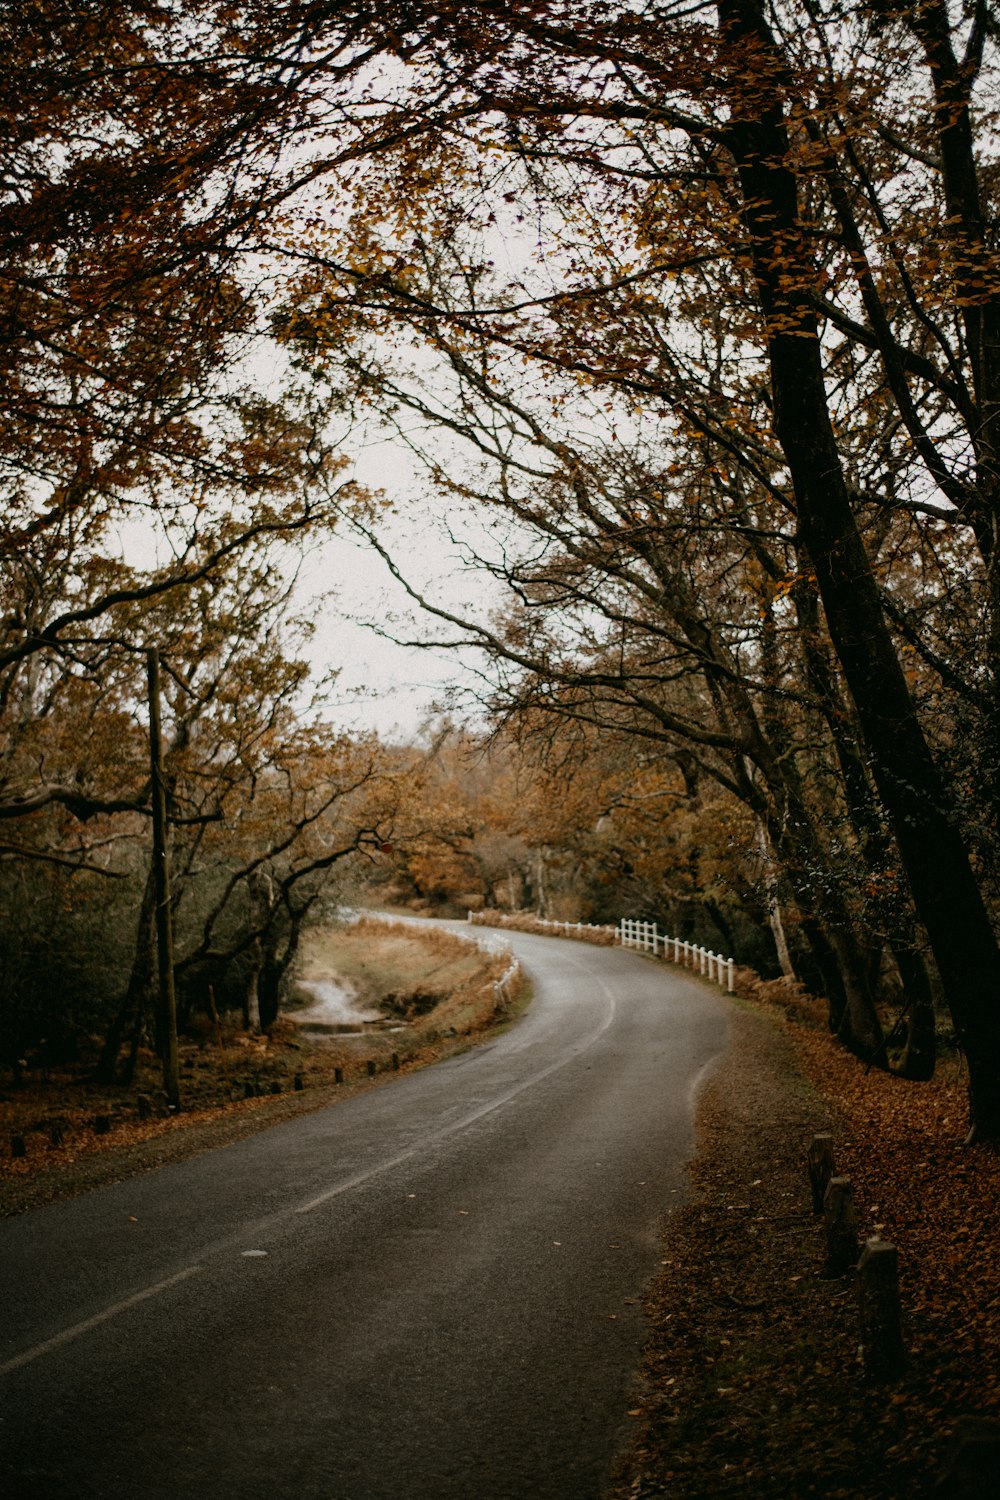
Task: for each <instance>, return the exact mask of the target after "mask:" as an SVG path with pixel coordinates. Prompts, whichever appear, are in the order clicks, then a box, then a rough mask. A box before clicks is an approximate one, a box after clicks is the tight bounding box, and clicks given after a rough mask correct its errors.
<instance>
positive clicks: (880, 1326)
mask: <svg viewBox="0 0 1000 1500" xmlns="http://www.w3.org/2000/svg"><path fill="white" fill-rule="evenodd" d="M858 1303H859V1306H860V1311H861V1357H862V1359H863V1361H864V1366H865V1374H866V1375H867V1376H868V1379H869V1380H878V1381H889V1380H898V1379H899V1377H900V1375H902V1373H903V1367H904V1366H905V1364H906V1350H905V1348H904V1346H903V1322H902V1316H901V1313H900V1307H899V1256H898V1254H897V1252H896V1247H895V1245H890V1244H889V1243H888V1242H887V1241H886V1240H880V1239H878V1237H877V1236H876V1238H874V1239H870V1240H867V1241H866V1242H865V1248H864V1249H863V1250H862V1252H861V1259H860V1260H859V1261H858Z"/></svg>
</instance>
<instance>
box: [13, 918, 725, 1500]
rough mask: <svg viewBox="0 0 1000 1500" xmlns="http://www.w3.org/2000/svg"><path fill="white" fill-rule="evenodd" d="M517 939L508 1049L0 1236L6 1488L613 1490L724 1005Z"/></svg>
mask: <svg viewBox="0 0 1000 1500" xmlns="http://www.w3.org/2000/svg"><path fill="white" fill-rule="evenodd" d="M511 938H512V944H513V946H514V948H515V951H516V952H517V953H518V955H519V956H520V957H521V958H522V960H523V962H524V964H525V966H526V968H527V970H528V972H529V974H530V976H531V978H532V979H533V981H534V985H535V1000H534V1003H533V1005H532V1006H531V1007H530V1009H529V1011H528V1012H527V1014H526V1015H525V1016H524V1017H523V1019H522V1020H521V1021H520V1022H519V1023H518V1024H517V1025H516V1026H515V1027H513V1028H512V1029H511V1030H510V1031H509V1032H508V1033H507V1034H506V1035H505V1036H503V1037H502V1038H500V1039H498V1040H496V1041H494V1042H492V1043H489V1044H486V1045H484V1046H482V1047H479V1048H477V1049H475V1050H473V1051H470V1052H468V1053H466V1054H465V1055H463V1056H461V1057H457V1058H454V1059H452V1060H451V1061H449V1062H446V1063H442V1064H440V1065H438V1066H437V1067H434V1068H429V1069H425V1070H423V1071H421V1072H419V1073H413V1074H410V1075H406V1076H404V1077H402V1078H400V1079H398V1080H397V1081H395V1082H393V1083H392V1084H391V1085H388V1086H386V1087H384V1088H379V1089H375V1090H372V1091H371V1092H369V1093H366V1094H362V1095H359V1096H357V1097H356V1098H354V1099H351V1100H348V1101H346V1102H344V1103H343V1104H339V1105H337V1106H336V1107H334V1108H332V1109H325V1110H321V1111H317V1112H316V1113H313V1114H309V1115H305V1116H302V1117H301V1118H299V1119H297V1120H295V1121H293V1122H291V1123H289V1124H286V1125H283V1126H278V1127H275V1128H274V1129H272V1130H268V1131H266V1132H263V1133H262V1134H260V1135H256V1136H252V1137H250V1138H249V1139H247V1140H244V1141H242V1142H240V1143H239V1144H238V1145H234V1146H229V1147H227V1148H225V1149H223V1150H218V1151H214V1152H210V1153H208V1154H206V1155H203V1156H200V1157H196V1158H194V1159H192V1160H190V1161H186V1162H182V1163H178V1164H176V1165H173V1166H169V1167H165V1168H163V1169H161V1170H160V1171H158V1172H155V1173H152V1174H150V1175H148V1176H145V1177H140V1178H136V1179H134V1180H133V1181H130V1182H127V1183H121V1184H118V1185H116V1186H113V1187H110V1188H105V1189H102V1190H100V1191H98V1192H94V1193H90V1194H88V1195H86V1196H84V1197H82V1198H78V1199H75V1200H73V1201H71V1202H69V1203H64V1204H57V1205H53V1206H51V1207H49V1208H46V1209H42V1210H39V1211H37V1212H35V1213H32V1214H28V1215H24V1216H23V1217H20V1218H15V1219H8V1220H6V1221H5V1222H3V1223H0V1298H2V1301H0V1493H3V1494H4V1495H8V1496H10V1497H11V1500H16V1497H22V1496H23V1497H25V1500H27V1497H31V1500H50V1497H56V1496H58V1497H66V1500H69V1497H72V1500H84V1497H89V1496H100V1497H104V1500H126V1497H128V1500H133V1497H136V1496H143V1497H149V1500H204V1497H206V1496H213V1495H214V1496H217V1497H219V1500H256V1497H258V1496H259V1497H265V1496H266V1497H268V1500H273V1497H274V1496H286V1495H287V1496H290V1497H291V1496H294V1497H295V1500H596V1497H598V1496H600V1494H601V1493H602V1489H603V1486H604V1483H605V1480H606V1477H607V1474H608V1470H609V1467H610V1464H611V1462H612V1458H613V1455H614V1452H615V1449H616V1446H617V1445H618V1444H619V1443H620V1442H621V1440H622V1437H623V1435H624V1434H625V1432H626V1431H627V1421H628V1418H627V1415H626V1413H627V1410H628V1406H629V1392H630V1384H631V1382H632V1381H633V1379H634V1372H635V1370H636V1367H637V1364H638V1360H639V1354H640V1349H641V1344H642V1340H643V1322H642V1316H641V1309H640V1306H639V1302H640V1300H641V1295H642V1289H643V1286H644V1284H645V1283H646V1282H647V1281H648V1279H649V1278H650V1276H651V1274H652V1272H653V1270H654V1269H655V1266H656V1263H657V1259H658V1251H657V1239H656V1231H657V1226H658V1223H659V1222H660V1220H661V1218H662V1216H663V1213H664V1211H665V1209H667V1208H668V1207H669V1205H670V1204H671V1203H672V1202H676V1201H678V1199H679V1198H680V1197H681V1196H682V1195H683V1194H684V1192H685V1176H684V1172H683V1163H684V1162H685V1160H686V1159H687V1158H688V1157H689V1155H690V1152H691V1145H692V1136H691V1114H692V1101H693V1097H694V1094H695V1091H696V1089H697V1086H698V1083H699V1080H700V1079H701V1078H702V1076H703V1075H704V1073H705V1072H706V1070H707V1068H708V1067H709V1065H710V1064H711V1061H712V1059H713V1058H714V1057H715V1055H716V1054H717V1053H718V1051H719V1049H720V1048H721V1046H722V1045H723V1043H724V1038H725V1024H726V1021H725V1017H726V1007H725V1002H724V1001H723V1000H722V999H721V997H718V996H717V995H716V994H715V993H714V991H713V990H711V989H710V988H709V987H708V986H706V985H703V984H699V983H697V982H696V981H693V980H690V979H687V978H685V977H684V976H682V975H680V974H678V973H676V972H674V971H672V970H671V969H669V968H667V967H664V966H662V965H660V966H658V965H655V964H653V963H652V962H650V961H649V960H648V959H645V958H642V957H640V956H639V955H637V954H634V953H629V952H625V951H622V950H621V949H608V948H596V947H588V946H586V945H584V944H578V943H572V942H567V941H560V940H557V939H552V938H541V937H531V936H526V935H523V934H511Z"/></svg>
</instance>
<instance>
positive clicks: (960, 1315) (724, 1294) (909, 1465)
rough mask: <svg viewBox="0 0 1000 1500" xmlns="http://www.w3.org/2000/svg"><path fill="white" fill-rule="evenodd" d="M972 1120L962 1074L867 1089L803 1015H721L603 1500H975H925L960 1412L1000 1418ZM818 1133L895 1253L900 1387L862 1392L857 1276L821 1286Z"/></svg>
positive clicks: (992, 1229)
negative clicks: (737, 1499)
mask: <svg viewBox="0 0 1000 1500" xmlns="http://www.w3.org/2000/svg"><path fill="white" fill-rule="evenodd" d="M769 988H771V987H769ZM774 988H777V987H774ZM965 1118H966V1111H965V1080H964V1078H963V1077H962V1074H961V1070H960V1068H959V1066H958V1065H957V1064H945V1065H944V1066H943V1067H942V1068H941V1069H940V1073H939V1076H938V1077H937V1078H935V1079H934V1080H933V1081H932V1082H930V1083H923V1084H917V1083H907V1082H904V1081H903V1080H899V1079H895V1078H889V1077H886V1076H884V1075H876V1074H875V1073H869V1074H866V1073H865V1071H864V1069H863V1067H862V1066H861V1065H860V1064H859V1063H858V1062H857V1061H856V1060H855V1059H854V1058H852V1057H850V1056H849V1055H848V1054H847V1053H846V1052H844V1051H843V1050H842V1049H840V1048H839V1047H838V1046H837V1045H836V1043H835V1042H834V1041H833V1040H832V1039H831V1038H830V1037H829V1036H828V1035H827V1034H826V1032H825V1031H823V1030H819V1029H814V1028H813V1027H812V1026H811V1025H810V1024H809V1023H808V1022H807V1021H806V1019H805V1018H804V1017H803V1016H802V1015H801V1014H799V1012H798V1009H797V1007H795V1006H791V1007H788V1008H787V1010H786V1008H785V1007H784V1006H781V1005H778V1004H775V1003H774V1002H773V1001H770V1000H767V999H764V1000H762V999H760V998H756V999H754V1000H753V1001H752V1002H750V1003H748V1004H745V1005H742V1006H741V1007H740V1008H739V1009H738V1010H736V1011H735V1012H734V1014H733V1017H732V1034H731V1045H730V1048H729V1051H728V1054H727V1056H726V1058H725V1060H724V1062H723V1063H722V1064H721V1065H720V1067H719V1068H718V1069H717V1070H716V1072H715V1074H714V1075H713V1077H712V1079H711V1080H710V1082H709V1084H708V1086H707V1087H706V1090H705V1092H704V1094H703V1096H702V1099H701V1104H700V1119H699V1129H700V1136H699V1155H698V1158H697V1160H696V1161H695V1163H694V1164H693V1167H692V1173H693V1178H694V1196H693V1199H692V1201H691V1202H690V1203H688V1204H687V1205H685V1206H684V1207H683V1208H681V1209H680V1210H678V1211H677V1212H676V1213H675V1214H674V1215H673V1216H672V1217H671V1219H670V1221H669V1224H668V1226H667V1230H666V1236H665V1240H664V1251H663V1257H664V1260H663V1266H662V1273H661V1275H660V1276H659V1277H658V1279H657V1282H656V1284H655V1286H654V1287H653V1289H652V1291H651V1294H650V1305H649V1312H650V1317H651V1325H652V1328H651V1336H650V1341H649V1346H648V1350H647V1356H646V1364H645V1369H644V1376H645V1389H644V1394H643V1397H642V1400H641V1403H639V1404H637V1407H636V1410H635V1414H634V1416H633V1420H634V1421H635V1423H636V1430H635V1433H634V1434H633V1437H632V1440H631V1447H630V1449H629V1451H628V1452H627V1453H626V1454H625V1455H624V1456H623V1459H622V1462H621V1465H620V1470H619V1474H618V1478H617V1482H616V1485H615V1487H614V1489H613V1494H614V1496H615V1500H625V1497H652V1496H666V1495H669V1496H670V1497H671V1500H706V1497H709V1496H711V1497H713V1500H714V1497H716V1496H719V1497H722V1496H728V1495H734V1496H735V1495H739V1496H741V1497H758V1500H763V1497H772V1496H773V1497H775V1500H777V1497H779V1496H780V1497H787V1496H789V1495H795V1496H809V1495H817V1496H827V1497H831V1500H833V1497H839V1500H896V1497H898V1496H900V1495H904V1494H905V1495H908V1496H919V1495H925V1494H926V1495H929V1494H931V1493H934V1494H937V1495H943V1494H949V1495H954V1496H960V1495H965V1494H970V1495H973V1494H974V1495H977V1496H978V1495H979V1494H985V1493H987V1492H988V1489H983V1488H982V1483H983V1480H982V1478H979V1479H978V1480H977V1479H973V1480H972V1483H973V1486H974V1487H973V1488H971V1489H968V1490H966V1489H963V1488H961V1484H960V1481H958V1480H956V1478H955V1476H954V1475H952V1476H951V1477H950V1478H949V1481H948V1483H949V1484H951V1485H953V1486H954V1487H952V1488H945V1489H937V1488H935V1486H936V1485H937V1484H938V1483H939V1481H940V1480H941V1478H942V1476H943V1475H944V1474H945V1473H946V1471H948V1469H949V1466H950V1464H951V1461H952V1452H953V1448H954V1441H955V1431H956V1427H957V1426H958V1425H959V1424H960V1423H961V1421H962V1419H963V1418H972V1417H985V1418H991V1419H993V1420H998V1419H1000V1361H998V1357H997V1356H998V1332H997V1331H998V1318H1000V1207H998V1205H1000V1156H998V1155H996V1154H994V1153H991V1152H990V1151H988V1150H987V1149H985V1148H982V1147H974V1148H971V1149H966V1148H964V1147H963V1146H962V1145H961V1138H962V1134H963V1128H964V1122H965ZM827 1129H828V1130H831V1131H832V1133H833V1135H834V1140H835V1150H836V1161H837V1170H838V1172H841V1173H843V1174H845V1175H847V1176H849V1177H850V1178H851V1180H852V1183H853V1188H854V1196H855V1202H856V1205H857V1209H858V1220H859V1233H860V1235H861V1237H862V1239H863V1238H864V1237H866V1236H867V1235H870V1234H874V1233H876V1232H878V1233H879V1234H880V1235H881V1236H882V1238H883V1239H887V1240H890V1241H891V1242H892V1243H893V1244H895V1245H896V1246H897V1247H898V1249H899V1254H900V1285H901V1296H902V1303H903V1313H904V1320H905V1329H906V1335H907V1340H908V1346H909V1364H908V1368H907V1371H906V1374H905V1375H904V1377H903V1379H902V1380H901V1381H899V1382H898V1384H895V1385H892V1386H886V1387H880V1386H873V1385H870V1384H868V1383H866V1381H865V1379H864V1377H863V1374H862V1370H861V1366H860V1363H859V1358H858V1342H859V1326H858V1312H857V1298H856V1290H855V1286H854V1276H853V1273H852V1274H850V1275H848V1276H846V1277H844V1278H842V1279H841V1280H825V1279H823V1277H822V1275H821V1272H822V1264H823V1246H824V1240H823V1232H822V1227H821V1225H820V1223H819V1222H818V1221H817V1219H816V1218H815V1216H814V1215H813V1213H812V1207H811V1200H810V1193H809V1184H808V1178H807V1174H806V1165H805V1153H806V1147H807V1145H808V1142H809V1140H810V1138H811V1136H812V1134H813V1133H814V1132H815V1131H817V1130H827ZM994 1461H995V1460H994ZM976 1485H978V1486H979V1488H976V1487H975V1486H976Z"/></svg>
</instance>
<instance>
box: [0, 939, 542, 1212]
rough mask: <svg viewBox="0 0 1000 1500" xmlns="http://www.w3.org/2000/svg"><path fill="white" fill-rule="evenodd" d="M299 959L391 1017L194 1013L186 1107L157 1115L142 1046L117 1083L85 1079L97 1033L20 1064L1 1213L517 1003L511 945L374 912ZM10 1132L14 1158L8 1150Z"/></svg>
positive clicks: (374, 1071)
mask: <svg viewBox="0 0 1000 1500" xmlns="http://www.w3.org/2000/svg"><path fill="white" fill-rule="evenodd" d="M304 965H305V969H304V972H306V973H308V974H309V975H311V977H314V978H319V977H324V976H334V975H337V976H343V977H346V978H348V979H350V980H352V981H353V982H356V983H358V984H359V986H363V989H364V996H365V998H366V1000H367V1001H369V1002H370V1003H373V1004H376V1005H380V1006H381V1005H386V1004H388V1005H391V1006H392V1007H393V1010H392V1012H391V1014H392V1016H393V1018H394V1019H395V1022H396V1025H395V1026H394V1027H393V1029H392V1030H387V1029H382V1028H377V1027H366V1028H364V1029H363V1030H362V1031H361V1032H360V1033H359V1034H357V1035H348V1036H344V1035H332V1036H329V1037H315V1036H309V1035H307V1034H305V1033H304V1032H303V1031H301V1030H300V1029H299V1027H298V1026H297V1025H296V1024H295V1022H294V1020H293V1019H290V1018H289V1017H288V1016H286V1017H282V1018H281V1019H280V1020H279V1021H278V1023H277V1024H276V1025H275V1026H274V1027H273V1028H272V1029H271V1032H270V1034H269V1035H267V1036H251V1035H248V1034H247V1033H245V1032H243V1031H242V1030H240V1029H239V1028H238V1026H237V1025H236V1024H235V1023H234V1022H233V1021H232V1020H227V1021H225V1022H224V1024H223V1026H222V1028H221V1031H216V1030H215V1029H214V1028H213V1027H211V1026H209V1025H207V1024H202V1025H200V1026H199V1028H198V1034H197V1036H192V1037H182V1038H181V1040H180V1048H179V1051H180V1066H181V1099H182V1104H183V1112H182V1113H181V1114H180V1115H177V1116H175V1117H168V1118H152V1119H140V1118H139V1112H138V1104H139V1096H140V1095H145V1096H152V1095H154V1094H155V1092H156V1090H157V1089H158V1088H159V1087H160V1082H161V1078H160V1066H159V1063H158V1061H157V1059H156V1057H155V1056H154V1055H153V1054H152V1053H151V1052H148V1051H144V1052H142V1053H141V1054H140V1057H139V1064H138V1068H137V1072H136V1077H135V1079H134V1081H133V1083H132V1084H131V1085H130V1086H129V1087H127V1088H126V1087H123V1086H111V1087H109V1086H106V1085H100V1084H96V1083H94V1082H93V1079H92V1073H93V1064H94V1062H95V1060H96V1055H97V1047H96V1041H95V1044H94V1046H92V1047H90V1048H86V1049H84V1053H83V1054H82V1055H81V1057H80V1059H79V1062H78V1063H77V1064H75V1065H74V1066H72V1067H63V1068H49V1069H43V1068H37V1069H31V1070H29V1071H28V1073H27V1074H26V1076H25V1082H24V1084H23V1086H21V1087H19V1088H14V1087H12V1086H10V1085H5V1086H3V1087H2V1088H0V1214H9V1213H18V1212H22V1211H23V1210H25V1209H27V1208H32V1207H35V1206H37V1205H39V1204H42V1203H46V1202H51V1201H54V1200H56V1199H58V1198H64V1197H69V1196H72V1195H73V1194H74V1193H76V1192H79V1191H82V1190H84V1189H86V1188H89V1187H94V1186H98V1185H99V1184H101V1183H103V1182H109V1181H115V1180H119V1179H121V1178H124V1177H128V1176H130V1175H132V1174H133V1173H134V1172H137V1171H145V1170H149V1169H150V1168H152V1167H156V1166H160V1165H162V1164H164V1163H165V1162H167V1161H175V1160H179V1159H180V1158H182V1157H184V1156H189V1155H192V1154H193V1153H194V1152H197V1151H202V1150H207V1149H209V1148H211V1147H212V1146H215V1145H223V1144H226V1143H228V1142H229V1141H232V1140H236V1139H239V1138H240V1137H242V1136H245V1135H249V1134H251V1133H253V1132H254V1131H256V1130H260V1129H263V1128H265V1127H266V1126H267V1125H270V1124H274V1123H277V1122H278V1121H280V1120H284V1119H288V1118H291V1117H292V1116H294V1115H296V1114H299V1113H302V1112H303V1111H305V1110H309V1109H316V1108H319V1107H321V1106H325V1105H328V1104H332V1103H335V1102H336V1101H337V1100H340V1099H343V1098H345V1097H348V1096H350V1095H351V1094H353V1093H356V1092H358V1091H359V1090H361V1089H367V1088H373V1087H377V1086H379V1085H380V1084H383V1083H385V1082H387V1081H388V1080H389V1079H391V1078H392V1077H393V1076H395V1075H396V1074H397V1072H402V1071H406V1070H408V1069H412V1068H416V1067H423V1066H426V1065H427V1064H428V1063H431V1062H435V1061H437V1060H438V1059H440V1058H442V1057H446V1056H449V1055H451V1054H453V1053H455V1052H458V1051H461V1050H462V1049H463V1048H465V1047H468V1046H471V1045H474V1044H475V1042H476V1041H478V1040H479V1039H480V1038H482V1037H483V1036H485V1035H488V1034H490V1033H491V1032H492V1031H494V1030H495V1029H496V1028H498V1027H500V1026H502V1025H504V1024H505V1023H506V1021H507V1020H508V1019H509V1018H510V1017H511V1016H512V1015H513V1014H515V1013H516V1012H517V1010H518V1008H519V1007H520V1006H521V1005H522V1004H523V1003H524V994H523V987H522V985H521V982H520V976H519V974H517V975H515V976H514V977H513V978H512V979H508V982H507V983H506V984H505V985H504V987H503V991H502V994H501V995H499V996H498V993H497V988H496V986H497V983H498V982H499V981H500V980H501V979H503V978H504V976H505V973H506V971H508V970H509V968H510V955H509V954H507V953H498V952H488V951H486V950H485V949H483V948H481V947H479V946H478V945H476V944H475V943H471V942H469V941H463V939H461V938H459V937H456V936H454V935H453V934H450V933H447V932H434V931H433V930H431V929H423V928H405V929H404V928H401V927H397V926H395V925H393V924H387V923H383V922H379V921H378V920H377V919H374V920H365V921H362V922H358V923H355V924H353V925H352V926H350V927H348V928H343V929H340V928H336V929H335V928H328V929H321V930H318V931H317V932H315V933H314V934H311V935H310V941H309V944H308V948H307V952H306V954H305V956H304ZM415 994H419V995H421V996H423V997H425V998H426V997H428V996H433V1003H430V1004H429V1005H427V1006H426V1008H425V1009H424V1011H423V1013H422V1014H420V1015H417V1016H415V1017H414V1020H413V1022H412V1023H411V1024H402V1023H401V1022H400V1017H399V1012H398V1007H399V1005H400V1004H402V1005H403V1007H404V1008H405V1003H406V998H407V997H408V996H412V995H415ZM338 1074H339V1077H340V1080H341V1081H340V1082H338V1081H337V1078H338ZM99 1119H102V1120H103V1121H105V1122H106V1125H107V1128H106V1129H105V1130H103V1131H99V1130H98V1128H97V1123H96V1122H97V1121H98V1120H99ZM16 1138H20V1140H21V1142H23V1145H24V1150H25V1154H24V1155H23V1156H22V1155H17V1154H15V1150H16V1149H17V1148H16V1147H15V1145H14V1142H15V1139H16Z"/></svg>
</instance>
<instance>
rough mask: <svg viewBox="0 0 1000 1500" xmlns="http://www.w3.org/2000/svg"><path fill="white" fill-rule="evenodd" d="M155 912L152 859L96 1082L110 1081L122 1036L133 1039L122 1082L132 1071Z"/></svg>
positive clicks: (149, 979) (148, 992)
mask: <svg viewBox="0 0 1000 1500" xmlns="http://www.w3.org/2000/svg"><path fill="white" fill-rule="evenodd" d="M155 911H156V877H155V873H154V871H153V866H152V862H150V866H149V869H148V871H147V874H146V884H145V885H144V886H143V891H142V902H141V904H140V907H139V916H138V919H137V921H136V935H135V948H134V949H133V953H132V967H131V969H130V970H129V977H128V985H127V986H126V989H125V995H124V998H123V1000H122V1003H121V1005H120V1006H119V1008H118V1014H117V1015H116V1016H115V1019H114V1021H113V1022H112V1024H111V1027H110V1030H109V1031H108V1034H107V1036H106V1037H105V1039H104V1046H103V1047H102V1048H101V1056H100V1059H99V1061H98V1064H97V1067H96V1069H95V1072H94V1076H95V1078H96V1079H97V1081H98V1082H99V1083H114V1082H115V1078H116V1073H117V1068H118V1056H119V1053H120V1052H121V1049H122V1043H123V1042H124V1040H125V1038H126V1036H131V1037H132V1038H133V1045H132V1047H131V1049H130V1058H132V1059H133V1060H132V1063H131V1069H130V1070H128V1073H127V1076H126V1077H124V1078H123V1079H122V1081H123V1082H126V1083H129V1082H131V1078H132V1075H133V1074H134V1071H135V1062H134V1057H135V1054H136V1052H137V1050H138V1035H139V1032H140V1031H141V1028H142V1022H143V1019H144V1017H145V1016H146V1014H147V1012H148V1009H149V1004H150V999H151V996H152V992H153V973H154V970H155V948H154V940H153V917H154V913H155Z"/></svg>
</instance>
